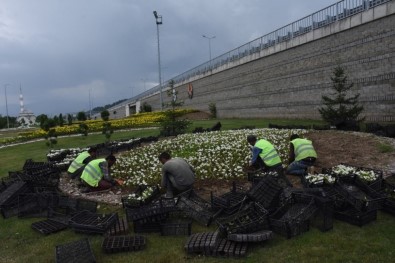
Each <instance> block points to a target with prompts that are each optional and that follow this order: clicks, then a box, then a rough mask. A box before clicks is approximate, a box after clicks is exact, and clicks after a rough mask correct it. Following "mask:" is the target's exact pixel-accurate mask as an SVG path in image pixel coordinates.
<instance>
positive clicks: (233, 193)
mask: <svg viewBox="0 0 395 263" xmlns="http://www.w3.org/2000/svg"><path fill="white" fill-rule="evenodd" d="M246 200H247V195H246V192H245V191H244V190H243V189H242V188H240V187H236V182H233V186H232V189H231V190H230V191H229V192H227V193H225V194H223V195H221V196H214V195H213V193H212V192H211V207H212V209H213V210H219V209H223V213H225V214H227V215H232V214H234V213H236V212H237V211H238V210H239V209H240V208H241V206H242V205H243V204H244V203H245V202H246Z"/></svg>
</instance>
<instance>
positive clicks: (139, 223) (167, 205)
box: [125, 198, 176, 233]
mask: <svg viewBox="0 0 395 263" xmlns="http://www.w3.org/2000/svg"><path fill="white" fill-rule="evenodd" d="M174 210H176V206H175V200H174V199H163V198H161V199H159V200H156V201H154V202H152V203H150V204H147V205H143V206H141V207H136V208H130V207H129V208H128V207H126V208H125V212H126V217H127V219H128V221H129V222H133V228H134V232H135V233H151V232H160V230H161V223H162V222H163V221H165V220H166V219H167V217H168V213H169V212H171V211H174Z"/></svg>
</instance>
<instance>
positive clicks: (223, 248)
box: [214, 238, 248, 258]
mask: <svg viewBox="0 0 395 263" xmlns="http://www.w3.org/2000/svg"><path fill="white" fill-rule="evenodd" d="M247 248H248V243H238V242H234V241H231V240H227V239H225V238H223V239H221V240H220V241H219V244H218V247H217V248H216V249H215V251H214V255H215V256H220V257H236V258H240V257H245V256H246V255H247Z"/></svg>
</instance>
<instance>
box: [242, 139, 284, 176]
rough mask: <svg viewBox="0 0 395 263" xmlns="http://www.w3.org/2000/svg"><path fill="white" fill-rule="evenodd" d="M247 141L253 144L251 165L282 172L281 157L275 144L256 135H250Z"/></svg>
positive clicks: (264, 169)
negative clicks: (258, 138)
mask: <svg viewBox="0 0 395 263" xmlns="http://www.w3.org/2000/svg"><path fill="white" fill-rule="evenodd" d="M247 142H248V143H249V144H250V145H251V151H252V158H251V161H250V163H249V165H250V167H254V168H256V169H260V170H263V171H279V172H282V163H281V158H280V155H279V154H278V152H277V150H276V149H275V148H274V146H273V144H271V143H270V142H269V141H267V140H264V139H260V140H257V138H256V136H255V135H248V136H247Z"/></svg>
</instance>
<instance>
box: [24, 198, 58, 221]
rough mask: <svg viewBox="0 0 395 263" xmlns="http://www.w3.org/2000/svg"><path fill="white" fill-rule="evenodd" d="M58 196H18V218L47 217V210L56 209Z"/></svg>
mask: <svg viewBox="0 0 395 263" xmlns="http://www.w3.org/2000/svg"><path fill="white" fill-rule="evenodd" d="M57 202H58V196H57V194H54V193H27V194H20V195H19V196H18V217H19V218H24V217H47V215H48V209H49V208H50V207H56V205H57Z"/></svg>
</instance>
